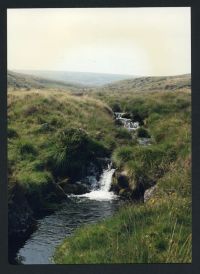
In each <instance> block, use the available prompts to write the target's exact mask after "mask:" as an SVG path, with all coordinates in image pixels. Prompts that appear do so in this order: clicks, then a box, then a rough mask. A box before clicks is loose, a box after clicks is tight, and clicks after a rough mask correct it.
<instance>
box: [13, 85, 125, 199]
mask: <svg viewBox="0 0 200 274" xmlns="http://www.w3.org/2000/svg"><path fill="white" fill-rule="evenodd" d="M119 131H120V130H117V128H116V127H115V124H114V119H113V114H112V110H111V109H110V108H109V107H108V106H107V105H106V104H105V103H103V102H101V101H99V100H96V99H93V98H89V97H87V96H83V97H77V96H72V95H69V94H68V93H66V92H58V91H57V92H53V91H52V90H44V91H40V93H36V92H35V91H34V90H30V91H23V90H18V91H15V92H13V91H10V92H9V93H8V166H9V174H8V175H9V190H10V191H11V190H12V189H13V187H14V185H15V184H18V185H20V186H21V188H23V190H24V191H25V193H26V191H27V192H29V193H30V192H31V190H33V192H34V193H35V191H36V190H37V191H38V196H40V189H39V186H40V185H41V187H42V185H43V184H51V182H54V181H55V182H58V181H60V180H62V179H66V178H69V179H70V180H71V181H74V180H78V179H80V178H81V177H84V176H85V175H86V170H87V167H88V165H89V163H90V162H93V163H96V164H97V165H98V164H99V163H100V162H99V160H98V159H99V158H102V157H108V156H109V155H110V153H111V151H112V150H113V148H114V147H116V144H117V140H118V139H119V140H120V142H121V143H126V142H127V137H130V136H128V134H126V133H123V134H122V135H120V136H118V137H119V138H118V137H117V133H119ZM41 199H42V198H41Z"/></svg>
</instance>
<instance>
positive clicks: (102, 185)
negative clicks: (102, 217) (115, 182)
mask: <svg viewBox="0 0 200 274" xmlns="http://www.w3.org/2000/svg"><path fill="white" fill-rule="evenodd" d="M114 171H115V169H113V168H110V166H109V167H108V169H106V170H104V171H103V173H102V175H101V178H100V180H99V189H97V190H96V189H94V190H92V191H91V192H89V193H85V194H82V195H77V196H78V197H86V198H88V199H90V200H99V201H103V200H112V199H116V198H117V196H116V195H115V194H114V193H113V192H111V191H109V190H110V186H111V182H112V175H113V173H114Z"/></svg>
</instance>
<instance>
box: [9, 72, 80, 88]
mask: <svg viewBox="0 0 200 274" xmlns="http://www.w3.org/2000/svg"><path fill="white" fill-rule="evenodd" d="M7 82H8V87H9V88H13V89H26V90H29V89H33V88H34V89H44V88H61V89H67V90H69V91H79V90H80V88H83V87H82V86H80V85H73V84H70V83H63V82H61V81H55V80H49V79H45V78H42V77H38V76H33V75H27V74H23V73H17V72H13V71H8V74H7Z"/></svg>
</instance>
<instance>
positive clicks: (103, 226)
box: [55, 87, 191, 263]
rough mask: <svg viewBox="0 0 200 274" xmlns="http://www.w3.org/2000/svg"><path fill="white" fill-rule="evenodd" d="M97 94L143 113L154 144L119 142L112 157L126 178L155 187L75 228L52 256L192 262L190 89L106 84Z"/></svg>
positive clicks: (83, 259) (97, 260) (60, 259)
mask: <svg viewBox="0 0 200 274" xmlns="http://www.w3.org/2000/svg"><path fill="white" fill-rule="evenodd" d="M98 96H100V98H103V99H104V100H105V101H106V102H107V103H108V104H110V106H114V105H115V104H116V102H117V103H118V104H119V105H120V108H121V109H122V110H125V111H129V112H131V113H133V114H138V115H140V116H142V117H143V119H144V122H145V127H147V128H148V130H149V132H150V134H151V135H152V136H153V138H154V144H153V145H151V146H150V147H142V148H141V147H138V145H135V144H132V145H128V146H127V145H126V146H122V147H120V148H118V149H116V150H115V151H114V154H113V160H114V161H115V162H116V165H117V166H118V168H120V169H121V168H122V169H126V170H128V174H129V177H130V182H131V183H133V184H134V183H135V182H136V183H137V180H138V178H139V177H141V176H143V177H144V178H148V179H149V178H150V179H153V180H155V181H156V182H157V188H156V191H155V193H154V195H153V196H152V197H151V198H150V199H149V200H148V201H147V203H145V204H140V205H134V204H129V205H127V206H126V207H125V208H122V209H121V210H120V211H119V212H118V213H117V214H116V215H115V216H113V217H112V218H110V219H108V220H105V221H102V222H100V223H98V224H96V225H88V226H85V227H82V228H80V229H78V230H77V231H76V232H75V234H74V236H72V237H70V238H66V239H65V241H64V242H63V243H62V244H61V245H60V246H59V247H58V248H57V250H56V253H55V262H56V263H158V262H159V263H169V262H180V263H183V262H187V263H188V262H191V147H190V146H191V128H190V124H191V123H190V113H191V109H190V104H191V102H190V89H189V88H188V87H185V88H183V87H182V89H181V90H180V91H179V92H178V91H176V92H171V91H170V92H161V93H157V92H155V93H154V92H152V93H150V94H149V93H145V94H142V95H141V94H135V95H134V94H133V93H129V92H124V93H116V92H115V93H114V92H113V93H112V92H111V90H109V91H108V92H107V93H105V94H104V96H102V95H101V94H98ZM144 175H145V176H144Z"/></svg>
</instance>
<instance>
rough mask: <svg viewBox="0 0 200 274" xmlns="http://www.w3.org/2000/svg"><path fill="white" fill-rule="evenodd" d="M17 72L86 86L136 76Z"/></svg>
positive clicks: (38, 71)
mask: <svg viewBox="0 0 200 274" xmlns="http://www.w3.org/2000/svg"><path fill="white" fill-rule="evenodd" d="M16 72H19V73H24V74H27V75H33V76H36V77H42V78H45V79H49V80H53V81H61V82H63V83H67V84H69V83H71V84H76V85H84V86H89V87H92V86H102V85H106V84H109V83H112V82H115V81H120V80H124V79H129V78H135V76H131V75H125V74H124V75H123V74H107V73H93V72H72V71H42V70H17V71H16Z"/></svg>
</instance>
